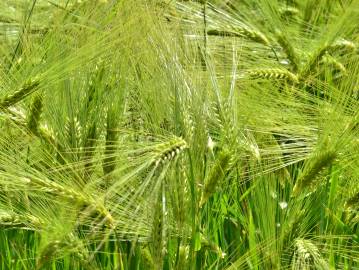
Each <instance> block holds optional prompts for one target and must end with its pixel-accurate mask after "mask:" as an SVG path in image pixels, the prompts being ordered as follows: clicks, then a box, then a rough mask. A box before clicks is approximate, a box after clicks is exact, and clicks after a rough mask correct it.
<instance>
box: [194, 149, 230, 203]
mask: <svg viewBox="0 0 359 270" xmlns="http://www.w3.org/2000/svg"><path fill="white" fill-rule="evenodd" d="M230 161H231V154H230V152H229V151H228V150H222V151H221V152H220V154H219V157H218V158H217V160H216V162H215V164H214V165H213V167H212V169H211V171H210V172H209V175H208V177H207V178H206V180H205V183H204V188H203V192H202V197H201V201H200V207H202V206H203V205H204V204H205V203H206V202H207V200H208V199H209V198H210V197H211V196H212V195H213V194H214V193H215V191H216V188H217V186H218V185H219V184H220V183H221V181H222V180H223V179H224V177H225V175H226V172H227V170H228V168H229V166H230Z"/></svg>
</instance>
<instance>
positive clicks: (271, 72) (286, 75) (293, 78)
mask: <svg viewBox="0 0 359 270" xmlns="http://www.w3.org/2000/svg"><path fill="white" fill-rule="evenodd" d="M247 74H248V76H249V77H251V78H265V79H273V80H285V81H288V82H292V83H295V84H297V83H299V80H298V77H297V75H295V74H294V73H292V72H290V71H288V70H286V69H280V68H258V69H250V70H248V71H247Z"/></svg>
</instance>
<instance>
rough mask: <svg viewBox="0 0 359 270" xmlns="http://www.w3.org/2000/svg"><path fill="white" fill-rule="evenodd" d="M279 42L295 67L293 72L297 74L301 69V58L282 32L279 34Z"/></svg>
mask: <svg viewBox="0 0 359 270" xmlns="http://www.w3.org/2000/svg"><path fill="white" fill-rule="evenodd" d="M277 41H278V43H279V45H280V46H281V47H282V49H283V51H284V52H285V54H286V55H287V57H288V59H289V60H290V62H291V64H292V67H293V71H294V72H297V71H298V68H299V58H298V56H297V53H296V52H295V50H294V48H293V46H292V44H291V43H290V42H289V40H288V39H287V37H286V36H285V35H284V34H283V33H281V32H278V33H277Z"/></svg>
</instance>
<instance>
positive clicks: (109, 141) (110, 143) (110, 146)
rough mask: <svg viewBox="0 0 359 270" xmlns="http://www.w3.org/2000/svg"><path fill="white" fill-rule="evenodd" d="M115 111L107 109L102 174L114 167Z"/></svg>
mask: <svg viewBox="0 0 359 270" xmlns="http://www.w3.org/2000/svg"><path fill="white" fill-rule="evenodd" d="M116 120H117V119H116V116H115V111H114V110H113V109H109V110H108V111H107V122H106V145H105V158H104V160H103V164H102V169H103V173H104V175H108V174H110V173H112V172H113V171H114V170H115V168H116V164H115V162H116V157H115V151H116V144H117V137H118V132H117V130H116V129H117V125H118V123H117V121H116Z"/></svg>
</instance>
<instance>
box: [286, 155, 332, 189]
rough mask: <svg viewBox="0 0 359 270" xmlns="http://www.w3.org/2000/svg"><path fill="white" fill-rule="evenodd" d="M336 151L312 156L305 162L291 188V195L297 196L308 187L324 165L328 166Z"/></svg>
mask: <svg viewBox="0 0 359 270" xmlns="http://www.w3.org/2000/svg"><path fill="white" fill-rule="evenodd" d="M335 158H336V153H335V152H334V151H331V150H327V151H323V152H322V153H319V154H316V155H314V156H312V157H311V158H310V159H309V160H308V161H307V163H306V166H305V168H304V170H303V172H302V173H301V174H300V175H299V178H298V180H297V182H296V183H295V185H294V188H293V196H297V195H298V194H299V193H300V192H301V191H302V190H304V189H305V188H307V187H310V186H311V185H312V184H313V182H314V180H315V178H316V176H317V175H318V174H319V173H320V172H321V171H322V170H323V169H324V168H326V167H328V166H329V165H330V164H332V162H333V161H334V159H335Z"/></svg>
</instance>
